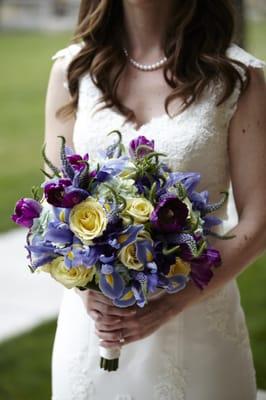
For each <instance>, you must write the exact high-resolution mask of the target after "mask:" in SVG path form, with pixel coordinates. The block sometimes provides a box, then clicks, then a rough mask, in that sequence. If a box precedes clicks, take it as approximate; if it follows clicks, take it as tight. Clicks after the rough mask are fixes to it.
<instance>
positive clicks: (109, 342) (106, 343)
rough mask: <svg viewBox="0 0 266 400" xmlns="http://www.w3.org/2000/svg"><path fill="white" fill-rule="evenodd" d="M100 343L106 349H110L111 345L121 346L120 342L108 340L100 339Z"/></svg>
mask: <svg viewBox="0 0 266 400" xmlns="http://www.w3.org/2000/svg"><path fill="white" fill-rule="evenodd" d="M100 345H101V346H102V347H106V348H107V349H111V348H112V347H121V345H122V343H121V342H112V341H108V340H100Z"/></svg>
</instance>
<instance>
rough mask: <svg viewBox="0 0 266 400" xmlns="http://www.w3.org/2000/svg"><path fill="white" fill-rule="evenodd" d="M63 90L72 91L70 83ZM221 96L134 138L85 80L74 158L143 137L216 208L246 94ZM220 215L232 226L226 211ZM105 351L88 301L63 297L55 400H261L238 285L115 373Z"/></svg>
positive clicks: (213, 93) (132, 348) (238, 53)
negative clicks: (232, 126)
mask: <svg viewBox="0 0 266 400" xmlns="http://www.w3.org/2000/svg"><path fill="white" fill-rule="evenodd" d="M80 47H81V46H80V45H78V44H75V45H70V46H69V47H68V48H66V49H63V50H61V51H59V52H58V53H57V54H55V56H54V57H53V59H54V60H55V59H57V58H63V59H64V60H65V68H66V69H67V66H68V65H69V63H70V62H71V60H72V59H73V57H74V56H75V55H76V54H77V53H78V52H79V51H80ZM227 54H228V55H229V57H231V58H234V59H237V60H239V61H242V62H243V63H244V64H246V65H248V66H252V67H255V68H263V67H264V66H265V65H266V63H265V62H264V61H262V60H259V59H258V58H256V57H254V56H253V55H252V54H250V53H248V52H246V51H245V50H243V49H242V48H240V47H239V46H237V45H236V44H234V43H232V44H231V46H230V47H229V48H228V50H227ZM241 71H242V70H241ZM241 71H240V72H241ZM241 73H242V72H241ZM243 77H244V76H243ZM64 85H65V87H66V88H67V87H68V86H67V81H66V80H65V83H64ZM220 90H221V87H220V86H219V85H216V86H214V87H212V86H209V87H208V88H207V89H206V91H205V92H204V95H203V96H202V98H201V99H200V100H199V101H197V102H196V103H194V104H192V105H191V106H190V107H189V108H188V109H187V110H185V111H184V112H182V113H181V114H179V115H177V116H176V117H174V118H173V119H171V118H169V116H168V115H167V114H163V115H161V116H159V117H155V118H153V119H152V120H151V121H149V122H147V123H146V124H143V125H142V126H141V127H140V128H139V129H138V130H136V129H135V128H134V125H133V124H132V123H130V122H125V118H124V116H122V115H121V114H120V113H119V112H118V111H117V110H116V109H115V108H114V107H112V108H108V109H103V110H100V111H99V110H97V107H96V102H97V100H98V99H99V97H100V96H101V93H100V92H99V90H98V88H97V87H96V86H95V85H94V83H93V82H92V80H91V78H90V77H89V76H88V75H86V76H83V77H82V78H81V79H80V84H79V104H78V110H77V115H76V123H75V127H74V132H73V141H74V145H75V149H76V151H77V152H79V153H81V154H84V153H86V152H88V153H89V154H90V156H93V155H95V154H96V153H97V151H98V150H99V149H101V148H105V147H106V146H107V145H108V143H111V141H112V140H113V138H112V137H107V133H108V132H110V131H111V130H113V129H118V130H120V131H121V133H122V135H123V140H124V143H125V145H126V146H127V145H128V144H129V142H130V140H131V139H133V138H135V137H136V136H138V135H145V136H147V137H148V138H150V139H154V140H155V144H156V150H158V151H160V152H164V153H166V154H167V159H168V160H167V161H168V163H169V164H170V166H171V167H172V168H173V169H174V170H179V171H197V172H200V173H201V182H200V185H199V187H198V189H199V190H203V189H207V190H209V192H210V200H211V201H216V200H218V199H219V198H220V192H221V191H224V190H226V189H228V187H229V183H230V174H229V161H228V149H227V134H228V127H229V123H230V120H231V118H232V116H233V114H234V112H235V110H236V107H237V100H238V97H239V94H240V88H239V85H237V86H236V88H235V90H234V92H233V93H232V95H231V96H230V98H229V99H228V100H227V101H226V102H225V103H224V104H222V105H221V106H219V107H216V106H215V103H216V101H217V98H218V96H219V94H220ZM216 215H217V216H219V217H221V218H223V219H227V218H230V216H229V215H228V211H227V207H226V206H224V207H223V208H222V209H220V210H219V211H218V212H216ZM220 229H221V231H223V227H221V228H220ZM98 343H99V341H98V338H97V336H96V335H95V333H94V324H93V321H92V320H91V319H90V317H89V316H88V315H87V314H86V312H85V309H84V306H83V304H82V302H81V300H80V299H79V298H78V296H77V294H76V293H75V292H74V291H72V290H67V289H66V290H65V294H64V299H63V302H62V305H61V309H60V315H59V319H58V327H57V333H56V338H55V343H54V351H53V400H106V399H108V400H143V399H147V400H196V399H197V400H238V399H239V400H255V399H256V383H255V371H254V366H253V360H252V355H251V350H250V344H249V337H248V332H247V328H246V323H245V317H244V314H243V310H242V308H241V304H240V297H239V292H238V288H237V285H236V283H235V281H231V282H230V283H229V284H227V285H226V286H224V287H223V288H222V289H220V290H219V291H217V293H216V294H214V295H213V296H212V297H210V298H208V300H205V301H203V302H201V303H199V304H196V305H194V306H193V307H190V308H189V309H187V310H185V311H184V312H183V313H182V314H180V315H178V316H176V317H174V318H172V320H171V321H169V322H168V323H167V324H165V325H164V326H162V327H161V328H160V329H158V330H157V331H156V332H155V333H154V334H152V335H150V336H149V337H147V338H145V339H143V340H141V341H138V342H134V343H131V344H129V345H127V346H123V348H122V354H121V358H120V368H119V370H118V371H117V372H115V373H108V372H105V371H102V370H100V368H99V365H98V364H99V354H98Z"/></svg>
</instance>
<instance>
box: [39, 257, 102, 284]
mask: <svg viewBox="0 0 266 400" xmlns="http://www.w3.org/2000/svg"><path fill="white" fill-rule="evenodd" d="M39 269H41V270H42V271H45V272H49V273H50V274H51V276H52V277H53V278H54V279H55V280H56V281H58V282H60V283H62V285H64V286H65V287H66V288H68V289H71V288H73V287H76V286H81V287H82V286H86V284H87V283H88V282H90V281H92V279H93V276H94V274H95V267H92V268H85V267H84V266H83V265H80V266H78V267H75V268H71V269H67V268H66V266H65V263H64V257H61V256H60V257H57V258H55V259H54V260H53V261H51V262H50V263H49V264H46V265H45V266H44V267H42V268H39Z"/></svg>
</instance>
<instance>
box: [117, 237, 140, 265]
mask: <svg viewBox="0 0 266 400" xmlns="http://www.w3.org/2000/svg"><path fill="white" fill-rule="evenodd" d="M118 257H119V259H120V261H121V262H122V264H124V265H126V266H127V267H128V268H130V269H136V270H140V269H142V268H143V264H142V263H140V262H139V260H138V259H137V257H136V247H135V243H130V244H129V245H127V246H125V247H123V248H122V249H121V250H120V252H119V254H118Z"/></svg>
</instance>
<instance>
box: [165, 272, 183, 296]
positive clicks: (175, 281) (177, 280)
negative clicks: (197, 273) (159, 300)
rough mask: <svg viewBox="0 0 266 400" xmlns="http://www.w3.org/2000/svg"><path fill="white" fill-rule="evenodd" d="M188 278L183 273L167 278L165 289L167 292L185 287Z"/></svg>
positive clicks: (177, 290) (173, 291) (174, 291)
mask: <svg viewBox="0 0 266 400" xmlns="http://www.w3.org/2000/svg"><path fill="white" fill-rule="evenodd" d="M187 281H188V278H187V277H185V276H184V275H176V276H173V277H171V278H169V281H168V286H167V289H166V291H167V292H168V293H177V292H179V291H180V290H182V289H184V288H185V287H186V284H187Z"/></svg>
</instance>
